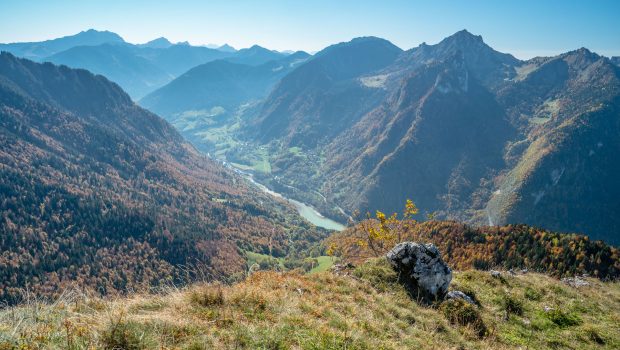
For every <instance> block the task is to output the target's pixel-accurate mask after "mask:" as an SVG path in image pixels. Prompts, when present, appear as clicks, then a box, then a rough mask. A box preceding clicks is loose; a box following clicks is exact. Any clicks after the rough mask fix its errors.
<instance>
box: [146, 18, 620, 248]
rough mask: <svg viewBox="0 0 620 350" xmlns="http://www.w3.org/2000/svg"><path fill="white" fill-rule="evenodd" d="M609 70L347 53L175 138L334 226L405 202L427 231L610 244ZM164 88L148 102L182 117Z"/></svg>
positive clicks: (470, 38)
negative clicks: (529, 228) (455, 228)
mask: <svg viewBox="0 0 620 350" xmlns="http://www.w3.org/2000/svg"><path fill="white" fill-rule="evenodd" d="M614 62H617V59H613V60H612V59H610V58H607V57H603V56H599V55H597V54H595V53H593V52H590V51H589V50H587V49H585V48H581V49H578V50H574V51H570V52H567V53H564V54H561V55H558V56H555V57H537V58H533V59H530V60H526V61H523V60H519V59H517V58H515V57H513V56H512V55H510V54H506V53H501V52H498V51H496V50H494V49H493V48H491V47H490V46H488V45H487V44H486V43H485V42H484V41H483V39H482V37H481V36H477V35H473V34H471V33H469V32H467V31H465V30H463V31H460V32H457V33H455V34H454V35H452V36H450V37H448V38H446V39H444V40H442V41H441V42H439V43H437V44H434V45H428V44H426V43H423V44H421V45H420V46H418V47H415V48H413V49H410V50H407V51H402V50H401V49H399V48H398V47H396V46H394V45H393V44H391V43H390V42H388V41H386V40H383V39H380V38H374V37H366V38H358V39H354V40H352V41H350V42H347V43H341V44H336V45H333V46H330V47H328V48H326V49H324V50H322V51H320V52H319V53H317V54H315V55H314V56H312V57H310V58H308V59H307V61H306V62H304V63H303V64H300V65H299V66H298V67H296V68H295V69H293V70H291V71H290V72H288V74H286V75H284V76H283V77H282V78H281V79H280V80H279V81H278V82H277V83H276V84H275V85H274V87H273V89H272V90H271V92H270V93H269V94H268V95H266V97H265V98H264V99H263V100H262V101H260V102H259V103H256V104H254V105H253V106H252V107H251V108H246V109H244V110H243V111H242V112H241V113H240V116H239V115H238V116H236V117H235V118H233V119H231V120H230V121H229V122H230V123H229V124H228V127H223V126H222V125H225V124H226V121H220V122H219V124H217V126H216V127H215V128H213V127H212V124H210V123H209V122H206V120H207V119H208V118H211V117H209V116H203V117H202V119H201V118H198V119H201V120H202V121H205V123H203V124H202V125H198V124H193V125H192V126H191V128H190V129H191V133H192V134H194V135H196V134H199V135H202V136H205V137H204V138H206V139H207V140H211V141H212V140H219V141H217V142H211V143H209V142H203V141H204V139H200V138H190V139H191V140H192V141H193V142H195V143H196V144H206V148H207V149H209V148H210V149H211V150H212V151H213V152H215V154H216V155H218V156H220V157H222V158H226V159H227V160H229V161H231V162H233V163H235V164H236V165H237V166H239V167H241V168H242V169H250V170H251V171H254V172H255V175H256V177H257V178H258V179H260V181H262V182H263V183H265V184H266V185H268V186H269V187H271V188H272V189H275V190H277V191H278V192H281V193H284V194H286V195H288V196H291V197H293V198H296V199H298V200H302V201H305V202H307V203H311V204H312V205H313V206H315V207H316V208H319V209H320V210H321V211H322V212H323V213H325V214H326V215H329V216H331V217H334V218H341V220H343V221H344V220H346V218H347V217H348V216H349V215H351V214H352V213H354V212H357V211H361V212H366V211H370V212H374V211H375V210H382V211H386V212H392V211H397V210H398V208H400V207H401V205H402V203H403V202H404V201H405V199H407V198H412V199H414V201H415V202H416V203H417V204H418V206H419V207H420V208H421V209H422V211H423V212H424V213H426V214H429V215H432V216H434V217H439V218H445V219H456V220H461V221H465V222H470V223H473V224H477V225H503V224H509V223H527V224H531V225H537V226H541V227H544V228H547V229H552V230H558V231H565V232H580V233H586V234H588V235H590V236H591V237H593V238H597V239H605V240H607V241H608V242H612V243H618V242H619V241H618V240H619V239H620V237H619V236H618V234H617V232H619V230H620V220H619V219H618V217H617V215H615V214H614V213H617V212H618V211H619V210H620V201H618V200H617V198H618V194H620V183H618V182H617V181H615V177H616V174H617V173H618V170H619V169H618V166H617V165H616V162H615V161H614V160H613V159H614V158H613V157H614V154H616V153H617V152H618V151H620V144H619V140H620V138H619V137H618V136H619V135H620V124H619V122H620V114H619V110H618V102H619V100H618V98H619V91H620V90H619V89H620V83H619V82H620V80H619V77H620V75H619V69H618V66H617V65H616V64H614ZM201 77H204V79H209V78H208V75H204V76H201ZM196 79H197V80H198V79H200V78H196ZM237 81H239V82H241V81H242V80H237ZM176 84H177V83H171V84H170V85H169V86H168V87H166V88H165V89H162V90H161V91H160V92H158V93H157V96H158V98H159V99H161V100H165V99H166V97H165V96H166V95H168V96H171V97H170V100H175V101H179V102H180V103H179V105H177V106H176V107H175V113H177V114H179V113H180V114H183V110H185V111H192V110H195V109H196V108H195V105H193V104H192V103H187V105H184V103H185V102H181V101H183V99H178V100H177V99H176V98H174V97H172V96H175V94H177V95H176V96H179V95H180V94H181V91H187V90H188V88H187V86H185V87H183V88H179V90H177V88H176V87H175V85H176ZM178 86H181V85H178ZM231 91H232V90H231ZM209 96H216V95H215V94H213V93H205V95H204V98H205V99H206V100H209V98H210V97H209ZM197 99H199V96H197ZM146 101H147V100H146V99H145V103H146ZM222 101H223V100H222ZM145 105H147V107H148V103H146V104H145ZM213 105H215V103H214V104H213ZM153 108H157V107H153ZM196 122H198V121H196ZM231 125H234V127H233V126H231ZM187 126H188V123H184V124H183V127H182V128H181V130H184V129H183V128H185V127H187ZM222 140H224V141H222ZM218 142H219V143H218Z"/></svg>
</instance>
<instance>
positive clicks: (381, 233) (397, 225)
mask: <svg viewBox="0 0 620 350" xmlns="http://www.w3.org/2000/svg"><path fill="white" fill-rule="evenodd" d="M417 214H418V208H417V207H416V205H415V204H414V203H413V201H412V200H410V199H407V202H406V203H405V209H404V210H403V217H402V218H401V219H399V218H398V214H397V213H392V215H390V216H389V217H388V216H386V215H385V214H384V213H383V212H381V211H379V210H377V212H376V213H375V218H374V219H373V218H372V217H371V215H370V213H366V220H364V221H362V222H360V224H359V227H360V228H361V230H362V232H363V237H362V238H360V239H359V240H358V241H357V245H358V246H360V247H361V248H369V249H370V250H371V251H372V253H373V254H374V255H375V256H379V255H382V254H384V253H385V251H386V250H387V249H388V248H391V247H393V246H394V245H395V244H397V243H399V242H402V239H403V234H404V233H405V232H407V231H408V230H409V229H410V227H411V225H413V224H415V223H416V220H414V219H413V217H414V216H415V215H417Z"/></svg>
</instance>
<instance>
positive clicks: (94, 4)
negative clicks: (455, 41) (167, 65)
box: [0, 0, 620, 58]
mask: <svg viewBox="0 0 620 350" xmlns="http://www.w3.org/2000/svg"><path fill="white" fill-rule="evenodd" d="M88 28H94V29H98V30H110V31H113V32H116V33H118V34H120V35H121V36H122V37H123V38H125V40H127V41H129V42H134V43H139V42H145V41H148V40H150V39H153V38H156V37H159V36H165V37H167V38H168V39H170V40H171V41H185V40H187V41H189V42H190V43H192V44H208V43H216V44H223V43H229V44H231V45H233V46H235V47H237V48H240V47H248V46H250V45H252V44H259V45H262V46H265V47H269V48H272V49H278V50H298V49H303V50H307V51H316V50H320V49H322V48H323V47H325V46H327V45H329V44H332V43H335V42H340V41H348V40H350V39H351V38H353V37H358V36H364V35H374V36H379V37H383V38H386V39H388V40H390V41H392V42H393V43H395V44H396V45H398V46H400V47H401V48H403V49H408V48H411V47H414V46H417V45H419V44H420V43H421V42H423V41H425V42H427V43H429V44H432V43H436V42H438V41H439V40H441V39H442V38H443V37H445V36H448V35H450V34H452V33H454V32H456V31H458V30H461V29H463V28H466V29H467V30H469V31H470V32H472V33H474V34H479V35H482V37H483V38H484V40H485V41H486V42H487V43H488V44H490V45H491V46H493V47H494V48H496V49H498V50H500V51H504V52H509V53H512V54H514V55H515V56H517V57H521V58H527V57H532V56H535V55H552V54H557V53H560V52H563V51H567V50H571V49H576V48H579V47H582V46H585V47H587V48H589V49H591V50H594V51H596V52H598V53H600V54H604V55H608V56H609V55H620V0H584V1H571V0H563V1H561V0H538V1H532V0H520V1H508V0H506V1H503V0H495V1H491V0H486V1H476V0H471V1H464V0H460V1H459V0H454V1H441V0H434V1H424V2H421V1H414V0H377V1H367V0H307V1H297V0H288V1H285V0H255V1H249V0H227V1H225V0H213V1H209V0H202V1H199V0H176V1H157V0H150V1H147V0H136V1H131V0H0V42H16V41H39V40H44V39H49V38H55V37H59V36H64V35H70V34H74V33H77V32H79V31H82V30H85V29H88Z"/></svg>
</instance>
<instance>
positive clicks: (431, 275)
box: [387, 242, 452, 304]
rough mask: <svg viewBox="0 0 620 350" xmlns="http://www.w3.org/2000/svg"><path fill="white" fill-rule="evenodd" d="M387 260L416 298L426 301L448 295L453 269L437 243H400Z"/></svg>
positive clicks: (391, 251) (441, 298)
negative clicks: (443, 257) (436, 245)
mask: <svg viewBox="0 0 620 350" xmlns="http://www.w3.org/2000/svg"><path fill="white" fill-rule="evenodd" d="M387 259H388V261H389V262H390V264H391V265H392V267H393V268H394V270H395V271H396V272H398V278H399V280H400V282H401V283H403V285H404V286H405V288H407V290H408V292H409V294H411V296H412V297H413V298H415V299H417V300H418V301H420V302H422V303H425V304H429V303H432V302H434V301H437V300H443V299H444V298H445V296H446V294H447V292H448V287H449V286H450V281H452V271H451V270H450V268H449V267H448V265H446V263H445V262H444V261H443V259H441V253H439V250H438V249H437V247H435V245H434V244H420V243H416V242H403V243H399V244H397V245H396V246H395V247H394V248H392V250H390V251H389V252H388V253H387Z"/></svg>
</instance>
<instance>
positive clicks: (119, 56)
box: [0, 29, 287, 100]
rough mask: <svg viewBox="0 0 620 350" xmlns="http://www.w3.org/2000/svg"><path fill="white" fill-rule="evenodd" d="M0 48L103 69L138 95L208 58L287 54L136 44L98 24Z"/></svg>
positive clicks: (251, 61)
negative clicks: (69, 33)
mask: <svg viewBox="0 0 620 350" xmlns="http://www.w3.org/2000/svg"><path fill="white" fill-rule="evenodd" d="M0 51H7V52H12V53H13V54H14V55H16V56H18V57H25V58H29V59H34V60H37V61H49V62H52V63H55V64H64V65H66V66H69V67H71V68H83V69H87V70H90V71H91V72H93V73H96V74H101V75H103V76H105V77H106V78H108V79H110V80H112V81H114V82H115V83H117V84H119V85H120V86H121V87H122V88H123V89H124V90H126V91H127V92H128V93H129V95H130V96H131V97H132V98H133V99H134V100H139V99H141V98H142V97H144V96H146V95H147V94H149V93H151V92H153V91H155V90H157V89H158V88H160V87H162V86H164V85H166V84H167V83H168V82H170V81H172V80H173V79H174V78H176V77H178V76H180V75H181V74H183V73H185V72H187V71H188V70H189V69H191V68H193V67H196V66H198V65H201V64H204V63H207V62H211V61H214V60H218V59H226V58H228V59H230V61H231V62H233V63H236V64H246V65H262V64H265V63H267V62H269V61H273V60H278V59H282V58H284V57H286V56H287V55H285V54H282V53H279V52H277V51H271V50H268V49H265V48H262V47H260V46H258V45H255V46H252V47H250V48H247V49H242V50H239V51H237V50H235V49H234V48H233V47H232V46H229V45H227V44H225V45H222V46H220V47H217V48H211V47H204V46H192V45H190V44H189V43H188V42H187V41H186V42H181V43H177V44H172V43H171V42H170V41H169V40H168V39H166V38H163V37H161V38H157V39H154V40H152V41H149V42H147V43H145V44H137V45H133V44H129V43H126V42H124V41H123V39H122V38H121V37H120V36H118V35H117V34H114V33H111V32H107V31H106V32H98V31H95V30H92V29H91V30H88V31H86V32H81V33H79V34H76V35H73V36H68V37H64V38H59V39H54V40H48V41H43V42H33V43H14V44H0Z"/></svg>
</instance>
